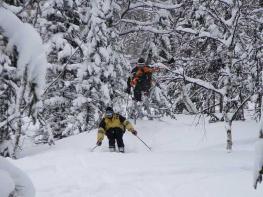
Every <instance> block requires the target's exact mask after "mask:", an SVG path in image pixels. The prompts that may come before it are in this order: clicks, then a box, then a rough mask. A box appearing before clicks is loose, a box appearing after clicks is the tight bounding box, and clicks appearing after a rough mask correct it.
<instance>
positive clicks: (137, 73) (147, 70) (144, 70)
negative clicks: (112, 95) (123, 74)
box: [131, 65, 159, 87]
mask: <svg viewBox="0 0 263 197" xmlns="http://www.w3.org/2000/svg"><path fill="white" fill-rule="evenodd" d="M157 71H159V68H157V67H155V68H151V67H149V66H146V65H144V66H143V67H138V66H136V67H135V68H134V69H133V70H132V73H134V74H133V79H132V80H131V86H133V87H134V86H136V84H137V83H138V80H139V79H140V77H142V76H143V75H144V74H146V75H147V74H152V73H153V72H157Z"/></svg>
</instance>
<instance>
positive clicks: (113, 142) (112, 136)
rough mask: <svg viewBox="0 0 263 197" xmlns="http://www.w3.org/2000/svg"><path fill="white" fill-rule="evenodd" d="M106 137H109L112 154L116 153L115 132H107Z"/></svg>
mask: <svg viewBox="0 0 263 197" xmlns="http://www.w3.org/2000/svg"><path fill="white" fill-rule="evenodd" d="M106 135H107V137H108V140H109V149H110V152H114V151H115V135H114V131H113V130H109V131H107V132H106Z"/></svg>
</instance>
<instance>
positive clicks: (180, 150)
mask: <svg viewBox="0 0 263 197" xmlns="http://www.w3.org/2000/svg"><path fill="white" fill-rule="evenodd" d="M198 121H199V124H198V125H196V124H197V122H198ZM135 127H136V129H137V130H138V136H139V137H141V138H142V139H143V140H144V141H145V142H146V143H148V144H149V145H150V146H151V147H152V152H150V151H149V150H148V149H147V148H146V147H145V146H144V145H143V144H142V143H141V142H140V141H139V140H138V139H137V138H136V137H135V136H133V135H132V134H130V133H129V132H127V133H126V134H125V136H124V141H125V144H126V151H127V153H125V154H121V153H110V152H108V148H107V143H108V141H107V139H105V140H104V141H103V145H102V146H101V147H98V148H97V149H95V151H94V152H90V148H91V147H93V146H94V145H95V142H96V130H94V131H92V132H90V133H83V134H80V135H77V136H73V137H69V138H67V139H64V140H60V141H58V142H57V144H56V146H52V147H48V146H42V147H35V148H33V149H32V148H27V149H26V151H25V152H24V153H23V154H22V155H21V156H22V158H21V159H18V160H16V161H13V160H11V162H12V163H13V164H14V165H16V166H18V167H19V168H21V169H22V170H24V171H25V172H26V173H27V174H28V175H29V177H30V178H31V179H32V181H33V183H34V185H35V188H36V194H37V195H36V196H37V197H135V196H136V197H175V196H178V197H262V195H263V185H259V187H258V189H257V190H254V189H253V165H254V146H255V142H256V141H257V136H258V124H257V123H256V122H254V121H246V122H234V124H233V140H234V144H233V151H232V153H227V152H226V150H225V146H226V145H225V141H226V134H225V130H224V125H223V123H216V124H208V123H207V122H206V121H204V119H203V118H200V119H199V118H198V117H194V116H185V115H179V116H177V120H171V119H164V120H162V121H159V120H154V121H149V120H141V121H138V123H137V125H136V126H135Z"/></svg>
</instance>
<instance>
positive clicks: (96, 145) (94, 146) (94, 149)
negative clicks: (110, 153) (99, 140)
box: [90, 145, 98, 152]
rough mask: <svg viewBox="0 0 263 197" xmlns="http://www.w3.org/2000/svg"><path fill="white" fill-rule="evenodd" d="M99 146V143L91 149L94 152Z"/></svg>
mask: <svg viewBox="0 0 263 197" xmlns="http://www.w3.org/2000/svg"><path fill="white" fill-rule="evenodd" d="M97 147H98V145H95V146H94V147H93V148H91V149H90V151H91V152H93V151H94V150H95V149H96V148H97Z"/></svg>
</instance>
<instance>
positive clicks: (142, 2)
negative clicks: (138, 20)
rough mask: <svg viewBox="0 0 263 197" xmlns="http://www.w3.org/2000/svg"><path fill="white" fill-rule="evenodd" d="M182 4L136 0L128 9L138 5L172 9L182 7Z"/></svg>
mask: <svg viewBox="0 0 263 197" xmlns="http://www.w3.org/2000/svg"><path fill="white" fill-rule="evenodd" d="M182 5H183V4H175V5H173V4H171V3H167V4H165V3H155V2H150V1H146V2H145V1H138V2H136V3H133V4H131V5H130V9H135V8H139V7H154V8H159V9H165V10H174V9H178V8H180V7H182Z"/></svg>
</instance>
